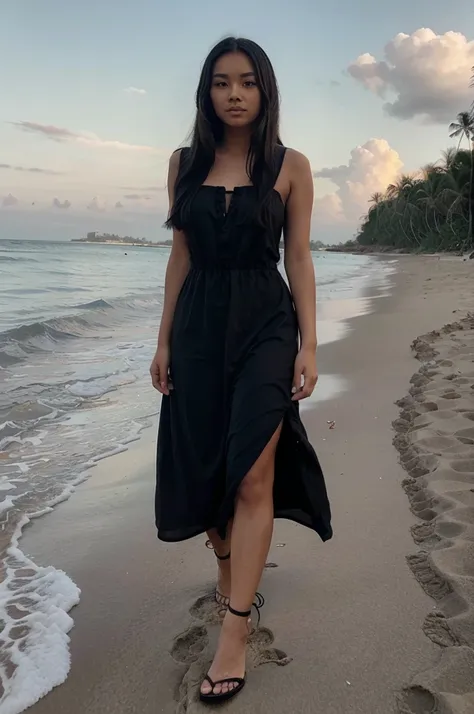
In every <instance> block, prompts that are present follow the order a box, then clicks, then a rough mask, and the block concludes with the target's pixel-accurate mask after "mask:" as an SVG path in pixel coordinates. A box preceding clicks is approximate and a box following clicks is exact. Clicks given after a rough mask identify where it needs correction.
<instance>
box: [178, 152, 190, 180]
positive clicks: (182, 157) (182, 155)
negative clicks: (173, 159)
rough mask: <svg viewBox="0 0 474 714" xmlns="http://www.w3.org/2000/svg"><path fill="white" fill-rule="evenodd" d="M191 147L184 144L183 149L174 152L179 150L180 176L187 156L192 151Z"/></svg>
mask: <svg viewBox="0 0 474 714" xmlns="http://www.w3.org/2000/svg"><path fill="white" fill-rule="evenodd" d="M190 150H191V149H190V147H189V146H183V148H182V149H176V150H175V152H174V153H176V152H177V151H179V167H178V176H180V174H181V171H182V170H183V167H184V162H185V160H186V158H187V157H188V156H189V152H190Z"/></svg>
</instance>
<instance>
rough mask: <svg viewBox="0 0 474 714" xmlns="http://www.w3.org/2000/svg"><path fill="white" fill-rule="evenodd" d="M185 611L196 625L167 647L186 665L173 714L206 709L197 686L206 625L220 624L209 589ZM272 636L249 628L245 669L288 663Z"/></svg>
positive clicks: (205, 653)
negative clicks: (187, 611)
mask: <svg viewBox="0 0 474 714" xmlns="http://www.w3.org/2000/svg"><path fill="white" fill-rule="evenodd" d="M189 614H190V615H191V617H192V618H193V620H195V621H197V622H198V623H199V624H194V625H191V626H190V627H188V629H187V630H185V631H184V632H182V633H181V634H179V635H177V637H175V639H174V641H173V645H172V647H171V650H170V654H171V656H172V658H173V659H174V660H175V661H176V662H178V663H179V664H186V665H189V667H188V669H187V670H186V672H185V674H184V676H183V679H182V682H181V684H180V687H179V695H178V704H177V709H176V714H193V713H194V712H195V713H196V714H198V713H199V712H201V711H206V710H205V709H204V708H203V707H202V705H201V703H200V702H199V687H200V685H201V682H202V679H203V677H204V676H205V674H206V671H207V669H208V668H209V665H210V662H211V653H210V652H209V650H208V645H209V634H208V629H207V627H208V626H212V625H218V624H220V623H221V621H222V617H223V615H224V614H225V610H224V609H223V608H222V606H220V605H218V604H217V603H216V600H215V596H214V593H213V592H212V593H207V594H205V595H202V596H201V597H199V598H197V600H195V602H194V603H193V604H192V605H191V607H190V610H189ZM274 639H275V637H274V634H273V632H272V631H271V630H270V629H269V628H267V627H258V628H256V629H255V630H253V632H252V633H251V635H250V636H249V640H248V649H247V671H250V670H252V669H255V668H256V667H260V666H261V665H264V664H276V665H278V666H280V667H284V666H286V665H287V664H289V663H290V662H291V660H292V658H291V657H289V656H288V655H287V653H286V652H284V651H283V650H280V649H277V648H276V647H272V645H273V642H274Z"/></svg>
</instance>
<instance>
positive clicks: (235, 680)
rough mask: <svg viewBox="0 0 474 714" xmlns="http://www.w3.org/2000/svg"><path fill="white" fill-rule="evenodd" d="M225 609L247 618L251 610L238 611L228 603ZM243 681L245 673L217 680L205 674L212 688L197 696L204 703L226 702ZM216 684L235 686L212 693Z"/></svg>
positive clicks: (243, 685) (238, 689)
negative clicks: (241, 675) (234, 685)
mask: <svg viewBox="0 0 474 714" xmlns="http://www.w3.org/2000/svg"><path fill="white" fill-rule="evenodd" d="M259 607H261V605H260V606H259ZM227 609H228V611H229V612H230V613H232V615H235V616H236V617H246V618H249V617H250V615H251V612H252V611H251V610H247V611H246V612H240V611H239V610H234V608H233V607H231V606H230V605H228V606H227ZM258 610H259V608H258V607H257V611H258ZM259 614H260V613H259ZM245 681H246V677H245V674H244V676H243V677H228V678H227V679H219V680H218V681H217V682H213V681H212V679H211V678H210V676H209V675H208V674H206V676H205V677H204V682H209V684H210V685H211V687H212V690H211V691H210V692H209V694H203V692H202V691H200V692H199V698H200V699H201V702H205V703H206V704H221V703H222V702H226V701H228V700H229V699H232V698H233V697H235V696H236V695H237V694H238V693H239V692H241V691H242V689H243V688H244V687H245ZM218 684H221V685H222V684H236V685H237V686H236V687H233V688H232V689H229V690H228V691H227V692H219V694H214V689H215V688H216V687H217V685H218ZM201 686H202V685H201Z"/></svg>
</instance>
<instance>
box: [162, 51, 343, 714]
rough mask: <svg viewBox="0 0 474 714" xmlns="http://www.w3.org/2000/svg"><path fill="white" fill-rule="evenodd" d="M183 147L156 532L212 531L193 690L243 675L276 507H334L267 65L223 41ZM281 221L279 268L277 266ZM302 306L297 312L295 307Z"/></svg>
mask: <svg viewBox="0 0 474 714" xmlns="http://www.w3.org/2000/svg"><path fill="white" fill-rule="evenodd" d="M196 104H197V115H196V122H195V126H194V133H193V138H192V142H191V146H190V148H186V149H182V150H181V151H177V152H175V153H174V154H173V155H172V157H171V160H170V167H169V180H168V188H169V199H170V214H169V219H168V222H167V225H168V226H169V227H170V228H172V229H173V247H172V250H171V255H170V258H169V263H168V268H167V273H166V283H165V300H164V307H163V316H162V320H161V326H160V331H159V337H158V348H157V351H156V355H155V357H154V359H153V362H152V365H151V368H150V372H151V376H152V382H153V385H154V387H155V388H156V389H158V391H159V392H161V394H162V395H163V398H162V407H161V414H160V427H159V434H158V457H157V489H156V523H157V528H158V537H159V538H160V539H162V540H164V541H181V540H185V539H186V538H191V537H193V536H196V535H198V534H201V533H204V532H205V531H206V532H207V535H208V538H209V541H210V543H211V544H212V547H213V548H214V551H215V554H216V556H217V558H218V566H219V569H218V582H217V590H216V599H217V601H218V602H219V603H220V604H221V605H223V606H225V608H226V614H225V617H224V619H223V622H222V629H221V633H220V638H219V644H218V647H217V651H216V654H215V657H214V660H213V662H212V665H211V668H210V670H209V672H208V675H207V676H206V678H205V680H204V682H203V683H202V686H201V690H200V696H201V699H202V700H203V701H206V702H210V703H213V702H220V701H222V700H223V699H229V698H231V697H233V696H235V695H236V694H237V693H238V692H239V691H240V690H241V689H242V687H243V686H244V684H245V650H246V643H247V638H248V634H249V631H248V618H249V615H250V610H251V607H252V603H253V601H254V598H255V595H256V590H257V587H258V584H259V581H260V578H261V575H262V571H263V567H264V564H265V560H266V556H267V554H268V550H269V547H270V541H271V537H272V529H273V519H274V517H281V518H289V519H291V520H293V521H296V522H298V523H301V524H303V525H305V526H308V527H309V528H312V529H314V530H315V531H316V532H317V533H318V534H319V535H320V537H321V538H322V540H327V539H329V538H330V537H331V535H332V531H331V525H330V507H329V503H328V500H327V495H326V489H325V485H324V479H323V475H322V472H321V468H320V466H319V463H318V460H317V457H316V454H315V453H314V451H313V449H312V447H311V446H310V444H309V442H308V439H307V436H306V433H305V430H304V427H303V425H302V423H301V420H300V417H299V411H298V402H299V401H300V400H301V399H304V398H306V397H309V396H310V394H311V393H312V391H313V389H314V386H315V384H316V380H317V371H316V324H315V323H316V319H315V281H314V270H313V263H312V260H311V254H310V249H309V233H310V220H311V210H312V203H313V182H312V176H311V170H310V166H309V162H308V160H307V159H306V158H305V157H304V156H303V155H302V154H300V153H298V152H297V151H293V150H291V149H285V148H284V147H283V146H282V143H281V141H280V138H279V95H278V88H277V83H276V79H275V75H274V71H273V68H272V65H271V63H270V60H269V59H268V57H267V55H266V54H265V52H264V51H263V50H262V49H261V48H260V47H259V46H258V45H256V44H255V43H254V42H251V41H250V40H245V39H235V38H228V39H225V40H223V41H222V42H220V43H219V44H218V45H217V46H216V47H214V49H213V50H212V51H211V53H210V54H209V56H208V58H207V59H206V62H205V64H204V67H203V70H202V74H201V78H200V81H199V86H198V90H197V95H196ZM282 229H284V239H285V268H286V272H287V275H288V279H289V284H290V288H291V293H290V291H289V290H288V288H287V286H286V283H285V282H284V280H283V278H282V277H281V275H280V273H279V272H278V269H277V263H278V261H279V258H280V254H279V243H280V237H281V233H282ZM295 308H296V309H295Z"/></svg>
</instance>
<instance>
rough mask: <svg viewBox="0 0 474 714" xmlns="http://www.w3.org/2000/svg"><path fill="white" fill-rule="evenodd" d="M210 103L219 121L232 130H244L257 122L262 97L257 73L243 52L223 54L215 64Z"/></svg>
mask: <svg viewBox="0 0 474 714" xmlns="http://www.w3.org/2000/svg"><path fill="white" fill-rule="evenodd" d="M211 101H212V104H213V106H214V111H215V112H216V114H217V116H218V117H219V119H220V120H221V121H222V122H223V123H224V124H226V125H227V126H229V127H244V126H248V125H250V124H253V122H254V121H255V120H256V119H257V117H258V115H259V113H260V106H261V96H260V89H259V87H258V85H257V78H256V76H255V70H254V67H253V66H252V63H251V62H250V60H249V58H248V57H247V55H246V54H244V53H243V52H230V53H229V54H226V55H222V57H220V58H219V59H218V60H217V62H216V63H215V65H214V71H213V77H212V84H211Z"/></svg>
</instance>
